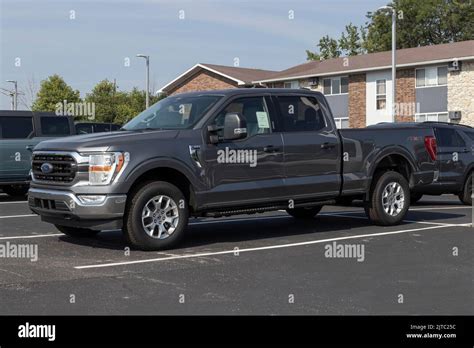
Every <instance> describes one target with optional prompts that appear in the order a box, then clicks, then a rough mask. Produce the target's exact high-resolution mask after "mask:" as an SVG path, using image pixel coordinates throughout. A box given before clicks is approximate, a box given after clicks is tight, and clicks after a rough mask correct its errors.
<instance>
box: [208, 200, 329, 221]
mask: <svg viewBox="0 0 474 348" xmlns="http://www.w3.org/2000/svg"><path fill="white" fill-rule="evenodd" d="M333 204H336V201H335V200H327V201H317V202H305V203H295V208H306V207H316V206H320V205H333ZM287 208H288V206H287V205H274V206H269V207H258V208H244V209H231V210H221V211H210V212H206V213H204V214H203V216H207V217H215V218H218V217H223V216H231V215H240V214H261V213H265V212H267V211H275V210H285V209H287Z"/></svg>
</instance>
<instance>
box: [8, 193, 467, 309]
mask: <svg viewBox="0 0 474 348" xmlns="http://www.w3.org/2000/svg"><path fill="white" fill-rule="evenodd" d="M190 222H191V225H190V227H189V229H188V236H187V240H186V241H185V243H184V245H182V247H181V248H179V249H175V250H168V251H164V252H142V251H136V250H131V251H130V252H128V249H127V245H126V244H125V242H124V240H123V239H122V237H121V234H120V232H119V231H107V232H102V233H100V234H99V235H98V236H97V237H96V238H88V239H74V238H70V237H67V236H65V235H62V234H61V233H59V232H58V231H57V230H56V229H55V227H54V226H52V225H49V224H46V223H43V222H41V220H40V218H39V217H38V216H36V215H33V214H32V213H31V212H30V211H29V209H28V206H27V203H26V201H18V200H15V199H11V198H8V197H7V196H6V195H4V194H0V226H1V227H0V244H4V245H7V243H8V244H9V245H12V244H13V245H20V244H28V245H32V246H37V252H38V253H37V260H36V261H32V260H30V259H26V258H18V257H17V258H15V257H3V258H0V315H5V314H7V315H8V314H41V315H42V314H45V315H46V314H48V315H52V314H66V315H67V314H191V315H194V314H196V315H198V314H322V315H333V314H355V315H366V314H440V315H442V314H461V315H462V314H470V315H472V314H473V313H474V297H473V293H474V267H473V266H474V248H473V247H474V237H473V236H474V229H473V228H472V227H471V226H470V222H471V207H468V206H464V205H461V204H460V203H459V201H458V200H457V198H456V197H454V196H442V197H426V196H425V198H424V199H422V200H421V201H420V202H419V203H418V204H416V205H414V206H412V207H411V208H410V212H409V214H408V215H407V218H406V220H405V221H404V223H403V224H402V225H399V226H391V227H378V226H372V225H371V224H370V223H369V222H368V220H367V219H366V218H365V214H364V212H363V209H362V208H361V207H360V206H357V203H356V206H351V207H325V208H323V210H322V212H321V213H320V215H318V216H317V217H316V218H315V219H314V220H311V221H295V220H294V219H293V218H291V217H290V216H288V215H287V214H286V213H285V212H282V211H278V212H273V213H266V214H259V215H249V216H247V215H241V216H235V217H232V218H226V219H199V220H197V219H195V220H191V221H190ZM334 243H335V244H334ZM348 244H350V245H354V246H357V247H358V248H359V249H358V250H361V248H362V247H363V254H362V256H363V257H358V258H356V257H352V256H354V255H352V256H351V257H348V256H347V254H344V255H342V256H344V257H330V256H331V254H330V255H329V256H328V254H327V251H328V249H329V248H331V247H333V248H334V247H335V246H336V245H337V246H339V245H348ZM332 255H333V256H335V255H334V254H332ZM359 256H361V255H359Z"/></svg>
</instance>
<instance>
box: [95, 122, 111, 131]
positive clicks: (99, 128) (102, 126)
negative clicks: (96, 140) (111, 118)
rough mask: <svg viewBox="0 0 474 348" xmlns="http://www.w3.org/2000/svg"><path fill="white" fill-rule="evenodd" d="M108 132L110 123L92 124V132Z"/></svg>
mask: <svg viewBox="0 0 474 348" xmlns="http://www.w3.org/2000/svg"><path fill="white" fill-rule="evenodd" d="M100 132H110V124H108V123H97V124H95V125H94V133H100Z"/></svg>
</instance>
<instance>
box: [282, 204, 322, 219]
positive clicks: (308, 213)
mask: <svg viewBox="0 0 474 348" xmlns="http://www.w3.org/2000/svg"><path fill="white" fill-rule="evenodd" d="M322 208H323V206H322V205H320V206H315V207H308V208H293V209H286V212H287V213H288V214H290V215H291V216H293V217H294V218H296V219H311V218H313V217H315V216H316V215H317V214H318V213H319V212H320V211H321V209H322Z"/></svg>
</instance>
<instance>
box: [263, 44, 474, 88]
mask: <svg viewBox="0 0 474 348" xmlns="http://www.w3.org/2000/svg"><path fill="white" fill-rule="evenodd" d="M463 57H471V58H472V57H474V40H469V41H461V42H454V43H448V44H441V45H432V46H423V47H415V48H405V49H400V50H397V55H396V64H397V65H399V66H403V65H418V64H423V63H426V62H434V61H438V60H440V61H441V60H448V59H454V58H463ZM391 64H392V53H391V51H385V52H378V53H369V54H362V55H358V56H352V57H341V58H332V59H327V60H323V61H311V62H307V63H304V64H301V65H297V66H294V67H291V68H289V69H286V70H283V71H280V72H277V73H275V74H273V75H272V76H271V77H268V78H264V79H261V80H254V81H255V82H264V81H278V80H285V79H291V78H295V77H306V76H318V75H329V74H331V73H344V72H349V71H357V70H360V71H363V70H370V69H376V68H385V67H390V66H391Z"/></svg>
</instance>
